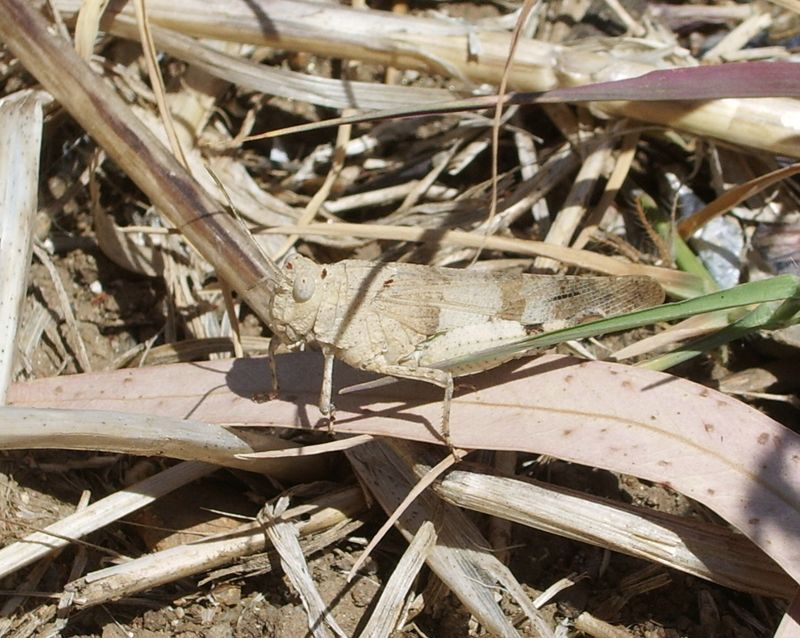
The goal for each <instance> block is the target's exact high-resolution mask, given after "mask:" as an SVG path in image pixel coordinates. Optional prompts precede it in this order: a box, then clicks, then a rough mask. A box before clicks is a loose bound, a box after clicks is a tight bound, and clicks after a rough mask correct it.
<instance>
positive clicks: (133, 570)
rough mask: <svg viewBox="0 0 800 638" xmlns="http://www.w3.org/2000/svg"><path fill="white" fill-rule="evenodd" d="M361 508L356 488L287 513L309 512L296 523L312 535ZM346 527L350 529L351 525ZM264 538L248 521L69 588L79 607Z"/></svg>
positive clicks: (210, 565)
mask: <svg viewBox="0 0 800 638" xmlns="http://www.w3.org/2000/svg"><path fill="white" fill-rule="evenodd" d="M363 508H364V499H363V498H362V495H361V490H360V489H359V488H356V487H352V488H346V489H342V490H338V491H335V492H328V493H326V494H325V495H324V496H323V497H320V498H318V499H315V500H312V501H311V502H310V503H308V504H305V505H301V506H298V507H295V508H292V509H290V510H288V511H287V512H286V514H285V516H284V518H286V519H294V518H299V517H307V518H306V520H303V521H298V522H297V523H296V525H297V528H298V532H299V533H300V534H301V535H303V536H308V535H314V534H318V533H324V532H325V531H326V530H334V531H335V530H338V529H342V526H343V524H344V523H346V522H347V521H349V520H351V519H352V518H354V517H355V516H357V515H358V513H359V512H360V511H361V510H362V509H363ZM347 529H349V531H352V529H351V528H347ZM333 538H334V539H336V538H339V535H338V534H335V535H334V537H333ZM266 540H267V537H266V536H265V534H264V529H263V527H262V526H261V524H259V523H246V524H244V525H241V526H240V527H238V528H237V529H235V530H233V531H232V532H231V533H228V534H223V535H217V536H212V537H209V538H204V539H202V540H200V541H197V542H194V543H190V544H186V545H179V546H177V547H171V548H169V549H164V550H161V551H158V552H153V553H152V554H145V555H144V556H141V557H139V558H136V559H133V560H130V561H126V562H124V563H120V564H119V565H114V566H113V567H107V568H105V569H100V570H97V571H94V572H91V573H90V574H87V575H86V576H84V577H83V578H81V579H79V580H78V581H76V582H73V583H71V584H69V585H68V590H69V591H71V592H73V593H74V594H75V599H76V605H77V606H78V607H79V608H86V607H92V606H95V605H100V604H103V603H107V602H110V601H112V600H116V599H119V598H122V597H125V596H131V595H134V594H137V593H140V592H143V591H147V590H148V589H151V588H153V587H158V586H159V585H163V584H166V583H172V582H175V581H176V580H179V579H181V578H185V577H187V576H192V575H194V574H198V573H201V572H204V571H207V570H209V569H214V568H217V567H221V566H224V565H228V564H229V563H230V562H231V561H232V560H234V559H236V558H239V557H242V556H248V555H251V554H254V553H256V552H260V551H263V549H264V547H265V545H266ZM331 540H332V538H331V537H328V538H327V542H331ZM323 547H324V545H323ZM311 549H319V546H317V545H314V543H313V542H312V543H311Z"/></svg>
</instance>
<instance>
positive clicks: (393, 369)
mask: <svg viewBox="0 0 800 638" xmlns="http://www.w3.org/2000/svg"><path fill="white" fill-rule="evenodd" d="M370 369H371V370H373V371H374V372H378V373H379V374H386V375H389V376H392V377H400V378H401V379H409V380H411V381H425V382H426V383H432V384H433V385H438V386H439V387H440V388H442V389H444V399H443V400H442V422H441V431H440V432H439V435H440V436H441V438H442V440H443V441H444V442H445V443H446V444H447V446H448V447H449V448H450V449H451V450H455V448H454V446H453V442H452V441H451V440H450V404H451V403H452V400H453V375H452V374H451V373H450V372H448V371H447V370H440V369H438V368H408V367H406V366H401V365H383V366H380V368H375V369H373V368H370Z"/></svg>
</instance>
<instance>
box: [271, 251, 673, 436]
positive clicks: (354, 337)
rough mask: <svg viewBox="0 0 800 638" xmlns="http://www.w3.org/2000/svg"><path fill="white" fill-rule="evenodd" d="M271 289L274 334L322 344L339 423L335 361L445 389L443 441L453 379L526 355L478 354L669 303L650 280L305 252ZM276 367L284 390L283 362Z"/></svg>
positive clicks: (325, 396)
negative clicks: (317, 256) (324, 259)
mask: <svg viewBox="0 0 800 638" xmlns="http://www.w3.org/2000/svg"><path fill="white" fill-rule="evenodd" d="M271 287H272V299H271V302H270V308H269V311H270V314H271V319H272V323H271V328H272V330H273V332H274V333H275V336H277V337H278V339H280V341H282V342H283V343H284V344H286V345H288V346H289V347H290V348H292V349H298V348H301V347H304V346H305V345H306V344H316V345H317V346H319V348H320V349H321V350H322V353H323V355H324V358H325V365H324V372H323V379H322V389H321V392H320V411H321V412H322V414H323V415H324V416H326V417H328V418H329V419H332V418H333V404H332V400H331V394H332V382H333V361H334V358H336V359H339V360H341V361H343V362H345V363H347V364H348V365H350V366H353V367H355V368H360V369H361V370H367V371H370V372H376V373H379V374H383V375H389V376H393V377H400V378H404V379H413V380H419V381H426V382H428V383H432V384H435V385H437V386H439V387H441V388H443V389H444V402H443V406H442V430H441V435H442V437H443V438H444V440H445V441H446V442H447V443H448V444H449V443H450V438H449V436H450V430H449V420H450V402H451V400H452V396H453V378H454V377H460V376H462V375H467V374H472V373H476V372H481V371H484V370H488V369H490V368H493V367H495V366H498V365H500V364H502V363H505V362H507V361H510V360H512V359H515V358H517V357H519V356H522V354H524V352H519V353H514V354H504V355H501V356H496V357H493V358H489V359H482V358H475V357H470V355H474V354H475V353H477V352H480V351H483V350H489V349H491V348H492V347H497V346H500V345H503V344H507V343H511V342H513V341H515V340H519V339H520V338H523V337H525V336H528V335H531V334H533V333H537V332H544V331H548V330H555V329H558V328H566V327H570V326H573V325H577V324H579V323H582V322H584V321H587V320H589V319H593V318H603V317H606V316H611V315H615V314H621V313H624V312H628V311H631V310H636V309H638V308H643V307H646V306H651V305H656V304H659V303H661V302H662V301H663V300H664V291H663V290H662V288H661V286H659V285H658V283H656V282H655V281H654V280H653V279H650V278H649V277H639V276H621V277H605V276H582V275H578V276H569V275H529V274H511V273H494V272H485V271H476V270H459V269H454V268H440V267H433V266H421V265H413V264H402V263H394V262H389V263H374V262H369V261H360V260H345V261H341V262H339V263H336V264H332V265H320V264H317V263H315V262H313V261H311V260H310V259H307V258H305V257H303V256H301V255H297V254H295V255H292V256H291V257H289V258H288V259H287V260H286V261H285V263H284V265H283V267H282V269H281V274H280V276H279V277H277V278H276V279H275V280H273V281H272V282H271ZM273 341H275V340H274V339H273ZM272 365H273V377H272V378H273V383H274V384H276V383H277V376H276V374H275V369H274V359H273V364H272ZM275 389H276V390H277V385H275Z"/></svg>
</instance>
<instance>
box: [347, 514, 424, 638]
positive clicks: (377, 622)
mask: <svg viewBox="0 0 800 638" xmlns="http://www.w3.org/2000/svg"><path fill="white" fill-rule="evenodd" d="M434 545H436V530H435V529H434V526H433V523H431V522H430V521H425V522H424V523H423V524H422V526H421V527H420V528H419V530H418V531H417V533H416V534H414V538H413V539H412V540H411V542H410V543H409V544H408V547H407V548H406V551H405V553H404V554H403V557H402V558H401V559H400V560H399V561H398V562H397V567H395V569H394V571H393V572H392V575H391V577H390V578H389V580H388V582H387V583H386V587H385V588H384V590H383V593H382V594H381V597H380V599H379V600H378V603H377V605H376V606H375V610H374V611H373V612H372V614H371V615H370V617H369V621H368V622H367V626H366V627H364V629H363V630H362V631H361V633H360V634H359V638H378V637H379V636H389V635H391V633H392V632H393V631H396V630H397V623H398V621H399V620H400V615H401V613H402V611H403V605H404V604H405V597H406V596H407V595H408V592H409V590H410V589H411V585H412V584H413V581H414V579H415V578H416V577H417V575H418V574H419V571H420V569H422V567H423V566H424V564H425V559H426V557H427V555H428V553H429V552H430V551H431V548H432V547H434Z"/></svg>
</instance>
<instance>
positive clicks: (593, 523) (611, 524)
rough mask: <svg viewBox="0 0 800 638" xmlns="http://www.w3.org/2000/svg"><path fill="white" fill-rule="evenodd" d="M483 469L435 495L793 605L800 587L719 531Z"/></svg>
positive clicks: (447, 481) (453, 476)
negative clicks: (779, 599)
mask: <svg viewBox="0 0 800 638" xmlns="http://www.w3.org/2000/svg"><path fill="white" fill-rule="evenodd" d="M480 470H481V468H477V467H476V468H474V470H473V471H467V470H458V469H456V470H454V471H452V472H450V473H448V474H447V476H446V477H444V478H443V479H442V480H441V481H440V482H439V483H438V484H436V485H435V487H434V489H435V491H436V493H437V494H439V495H440V496H441V497H442V498H444V499H445V500H446V501H447V502H449V503H452V504H453V505H458V506H459V507H464V508H467V509H471V510H475V511H478V512H482V513H484V514H489V515H491V516H496V517H501V518H504V519H508V520H512V521H514V522H516V523H521V524H523V525H529V526H531V527H534V528H536V529H541V530H544V531H547V532H551V533H555V534H559V535H562V536H566V537H568V538H572V539H575V540H580V541H583V542H588V543H591V544H593V545H599V546H601V547H605V548H608V549H611V550H613V551H617V552H622V553H626V554H630V555H633V556H638V557H641V558H646V559H647V560H651V561H657V562H659V563H662V564H664V565H667V566H669V567H672V568H674V569H678V570H680V571H683V572H686V573H690V574H694V575H696V576H699V577H701V578H705V579H706V580H710V581H712V582H716V583H719V584H721V585H725V586H726V587H732V588H733V589H736V590H739V591H748V592H751V593H755V594H758V595H761V596H777V597H780V598H787V599H788V598H791V597H792V596H793V594H794V591H795V589H796V584H795V582H794V581H793V580H792V579H791V578H789V577H788V576H787V575H786V573H785V572H784V571H783V570H782V569H780V568H779V567H778V566H777V565H776V564H775V563H773V562H772V561H770V560H769V559H768V558H767V557H766V556H765V555H764V554H763V553H762V552H761V551H760V550H758V549H757V548H756V547H755V545H753V544H752V543H750V542H748V541H747V540H745V539H744V538H743V537H742V536H741V535H740V534H736V533H734V532H730V531H728V530H727V529H726V528H724V527H721V526H719V525H711V524H709V523H702V522H699V521H692V520H689V519H686V518H684V517H680V516H674V515H669V514H663V513H658V512H652V511H651V510H647V509H645V508H641V507H638V508H637V507H633V506H629V505H623V504H620V503H613V504H612V503H609V502H608V500H606V499H600V498H596V497H592V496H589V495H587V494H583V493H579V492H576V491H573V490H567V489H564V488H557V487H554V486H552V485H546V484H542V483H538V482H536V481H530V480H529V481H523V480H519V479H514V478H509V477H502V476H491V475H489V474H486V473H485V472H482V471H480Z"/></svg>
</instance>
